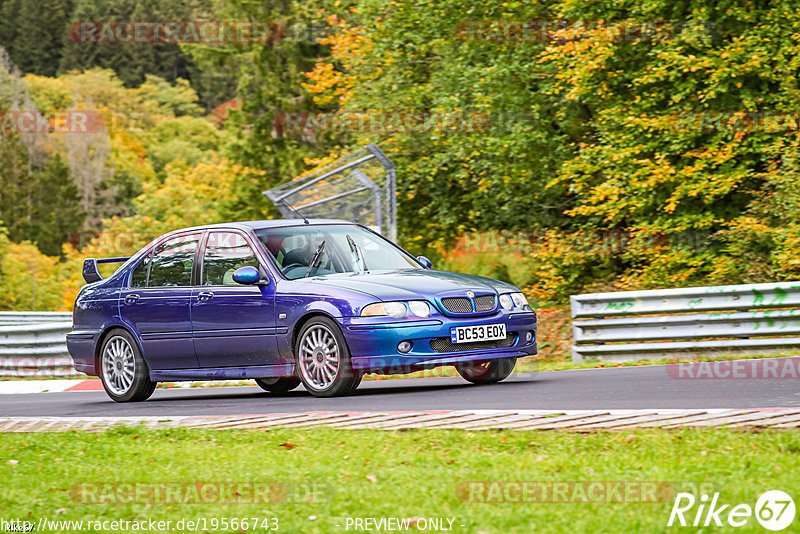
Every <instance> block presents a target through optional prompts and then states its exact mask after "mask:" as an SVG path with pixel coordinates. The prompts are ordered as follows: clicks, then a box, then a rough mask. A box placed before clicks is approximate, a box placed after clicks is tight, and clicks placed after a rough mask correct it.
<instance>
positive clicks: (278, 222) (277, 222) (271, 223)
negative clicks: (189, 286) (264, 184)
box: [165, 219, 356, 235]
mask: <svg viewBox="0 0 800 534" xmlns="http://www.w3.org/2000/svg"><path fill="white" fill-rule="evenodd" d="M305 224H306V221H305V219H265V220H261V221H237V222H229V223H217V224H204V225H202V226H192V227H190V228H181V229H179V230H173V231H171V232H168V233H170V234H172V233H175V232H184V231H187V230H206V229H210V228H238V229H240V230H250V229H252V230H262V229H265V228H285V227H289V226H303V225H305ZM308 224H309V225H318V224H356V223H354V222H353V221H345V220H343V219H308ZM165 235H166V234H165Z"/></svg>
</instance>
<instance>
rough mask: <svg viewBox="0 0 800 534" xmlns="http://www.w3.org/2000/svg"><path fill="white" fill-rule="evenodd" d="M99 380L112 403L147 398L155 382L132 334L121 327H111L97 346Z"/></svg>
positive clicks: (154, 387)
mask: <svg viewBox="0 0 800 534" xmlns="http://www.w3.org/2000/svg"><path fill="white" fill-rule="evenodd" d="M100 379H101V380H102V381H103V388H104V389H105V390H106V393H107V394H108V396H109V397H111V400H113V401H115V402H141V401H145V400H147V399H149V398H150V395H152V394H153V391H155V389H156V382H151V381H150V369H149V368H148V367H147V362H145V361H144V358H143V357H142V353H141V352H140V351H139V345H138V344H137V343H136V341H135V340H134V339H133V336H132V335H131V334H130V333H129V332H128V331H127V330H122V329H116V330H112V331H111V332H110V333H109V335H108V336H106V339H105V340H104V341H103V345H102V347H101V349H100Z"/></svg>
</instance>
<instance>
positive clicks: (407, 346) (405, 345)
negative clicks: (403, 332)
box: [397, 341, 411, 353]
mask: <svg viewBox="0 0 800 534" xmlns="http://www.w3.org/2000/svg"><path fill="white" fill-rule="evenodd" d="M397 350H399V351H400V352H403V353H406V352H408V351H410V350H411V342H410V341H401V342H400V343H398V344H397Z"/></svg>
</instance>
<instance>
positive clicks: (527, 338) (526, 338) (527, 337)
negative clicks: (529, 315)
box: [525, 332, 533, 343]
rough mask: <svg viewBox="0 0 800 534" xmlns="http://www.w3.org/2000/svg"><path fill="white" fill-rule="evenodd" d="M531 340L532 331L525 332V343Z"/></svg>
mask: <svg viewBox="0 0 800 534" xmlns="http://www.w3.org/2000/svg"><path fill="white" fill-rule="evenodd" d="M531 341H533V332H525V343H530V342H531Z"/></svg>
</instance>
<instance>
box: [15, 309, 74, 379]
mask: <svg viewBox="0 0 800 534" xmlns="http://www.w3.org/2000/svg"><path fill="white" fill-rule="evenodd" d="M70 330H72V314H71V313H70V312H0V376H30V377H35V376H76V375H79V374H80V373H78V372H77V371H75V369H73V368H72V358H71V357H70V355H69V352H67V338H66V336H67V333H68V332H69V331H70Z"/></svg>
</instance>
